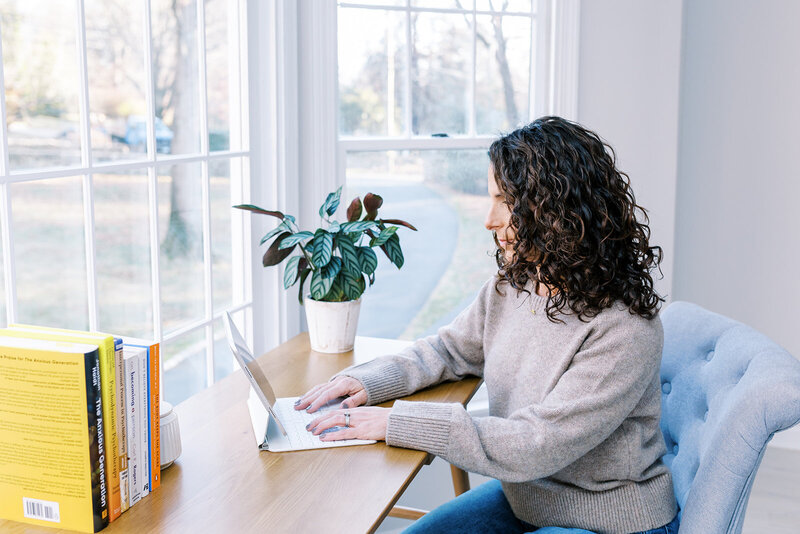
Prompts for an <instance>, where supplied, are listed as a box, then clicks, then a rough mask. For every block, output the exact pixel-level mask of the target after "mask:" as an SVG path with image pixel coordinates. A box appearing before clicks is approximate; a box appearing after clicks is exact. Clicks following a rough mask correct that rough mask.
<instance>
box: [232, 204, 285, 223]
mask: <svg viewBox="0 0 800 534" xmlns="http://www.w3.org/2000/svg"><path fill="white" fill-rule="evenodd" d="M234 208H238V209H240V210H247V211H252V212H253V213H263V214H264V215H272V216H273V217H277V218H278V219H283V218H285V217H286V215H284V214H283V213H281V212H280V211H270V210H265V209H264V208H259V207H258V206H254V205H253V204H238V205H236V206H234Z"/></svg>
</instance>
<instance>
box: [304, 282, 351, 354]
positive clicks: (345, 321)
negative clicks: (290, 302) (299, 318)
mask: <svg viewBox="0 0 800 534" xmlns="http://www.w3.org/2000/svg"><path fill="white" fill-rule="evenodd" d="M303 306H304V307H305V309H306V321H307V322H308V335H309V337H310V339H311V350H315V351H317V352H329V353H337V352H348V351H351V350H353V343H354V342H355V339H356V327H357V326H358V313H359V311H360V310H361V299H360V298H359V299H358V300H351V301H348V302H321V301H318V300H312V299H311V297H310V296H307V297H306V298H305V299H304V300H303Z"/></svg>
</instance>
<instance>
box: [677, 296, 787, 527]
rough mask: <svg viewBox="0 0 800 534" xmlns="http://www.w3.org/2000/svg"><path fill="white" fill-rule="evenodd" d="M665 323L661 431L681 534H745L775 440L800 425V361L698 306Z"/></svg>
mask: <svg viewBox="0 0 800 534" xmlns="http://www.w3.org/2000/svg"><path fill="white" fill-rule="evenodd" d="M661 320H662V322H663V324H664V354H663V359H662V362H661V391H662V397H661V407H662V414H661V431H662V432H663V434H664V439H665V441H666V444H667V454H665V455H664V462H665V463H666V464H667V465H668V466H669V467H670V468H671V470H672V476H673V483H674V486H675V496H676V498H677V500H678V506H679V507H680V510H681V511H680V514H681V526H680V532H681V534H714V533H726V534H739V533H741V531H742V523H743V522H744V513H745V508H746V507H747V500H748V498H749V496H750V489H751V488H752V486H753V480H754V479H755V475H756V470H757V469H758V466H759V464H760V463H761V458H762V457H763V456H764V451H765V450H766V447H767V442H769V440H770V439H772V436H773V435H774V434H775V432H778V431H780V430H785V429H787V428H789V427H791V426H793V425H795V424H797V423H798V421H800V362H798V361H797V360H795V359H794V358H793V357H792V356H791V355H790V354H789V353H788V352H786V351H785V350H784V349H782V348H781V347H779V346H778V345H777V344H775V343H774V342H773V341H771V340H770V339H769V338H767V337H766V336H764V335H763V334H760V333H759V332H757V331H755V330H753V329H752V328H750V327H748V326H746V325H743V324H741V323H739V322H736V321H734V320H732V319H729V318H727V317H723V316H722V315H718V314H716V313H712V312H709V311H707V310H705V309H703V308H701V307H700V306H697V305H695V304H690V303H687V302H674V303H672V304H671V305H669V306H668V307H667V308H666V309H665V310H664V311H663V312H662V314H661Z"/></svg>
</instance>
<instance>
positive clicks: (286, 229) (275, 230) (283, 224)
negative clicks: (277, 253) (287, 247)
mask: <svg viewBox="0 0 800 534" xmlns="http://www.w3.org/2000/svg"><path fill="white" fill-rule="evenodd" d="M281 232H291V229H290V228H289V225H287V224H286V221H283V222H281V223H280V224H279V225H278V226H276V227H275V228H273V229H272V230H270V231H269V232H267V233H266V235H265V236H264V237H262V238H261V242H260V243H259V246H260V245H263V244H264V243H266V242H267V241H269V240H270V238H272V237H273V236H275V235H277V234H279V233H281Z"/></svg>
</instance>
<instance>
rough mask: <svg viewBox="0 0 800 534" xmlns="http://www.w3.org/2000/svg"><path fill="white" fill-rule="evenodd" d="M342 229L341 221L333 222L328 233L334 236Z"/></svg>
mask: <svg viewBox="0 0 800 534" xmlns="http://www.w3.org/2000/svg"><path fill="white" fill-rule="evenodd" d="M340 229H341V226H340V225H339V221H333V222H332V223H331V225H330V226H329V227H328V231H329V232H330V233H332V234H335V233H337V232H338V231H339V230H340Z"/></svg>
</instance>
